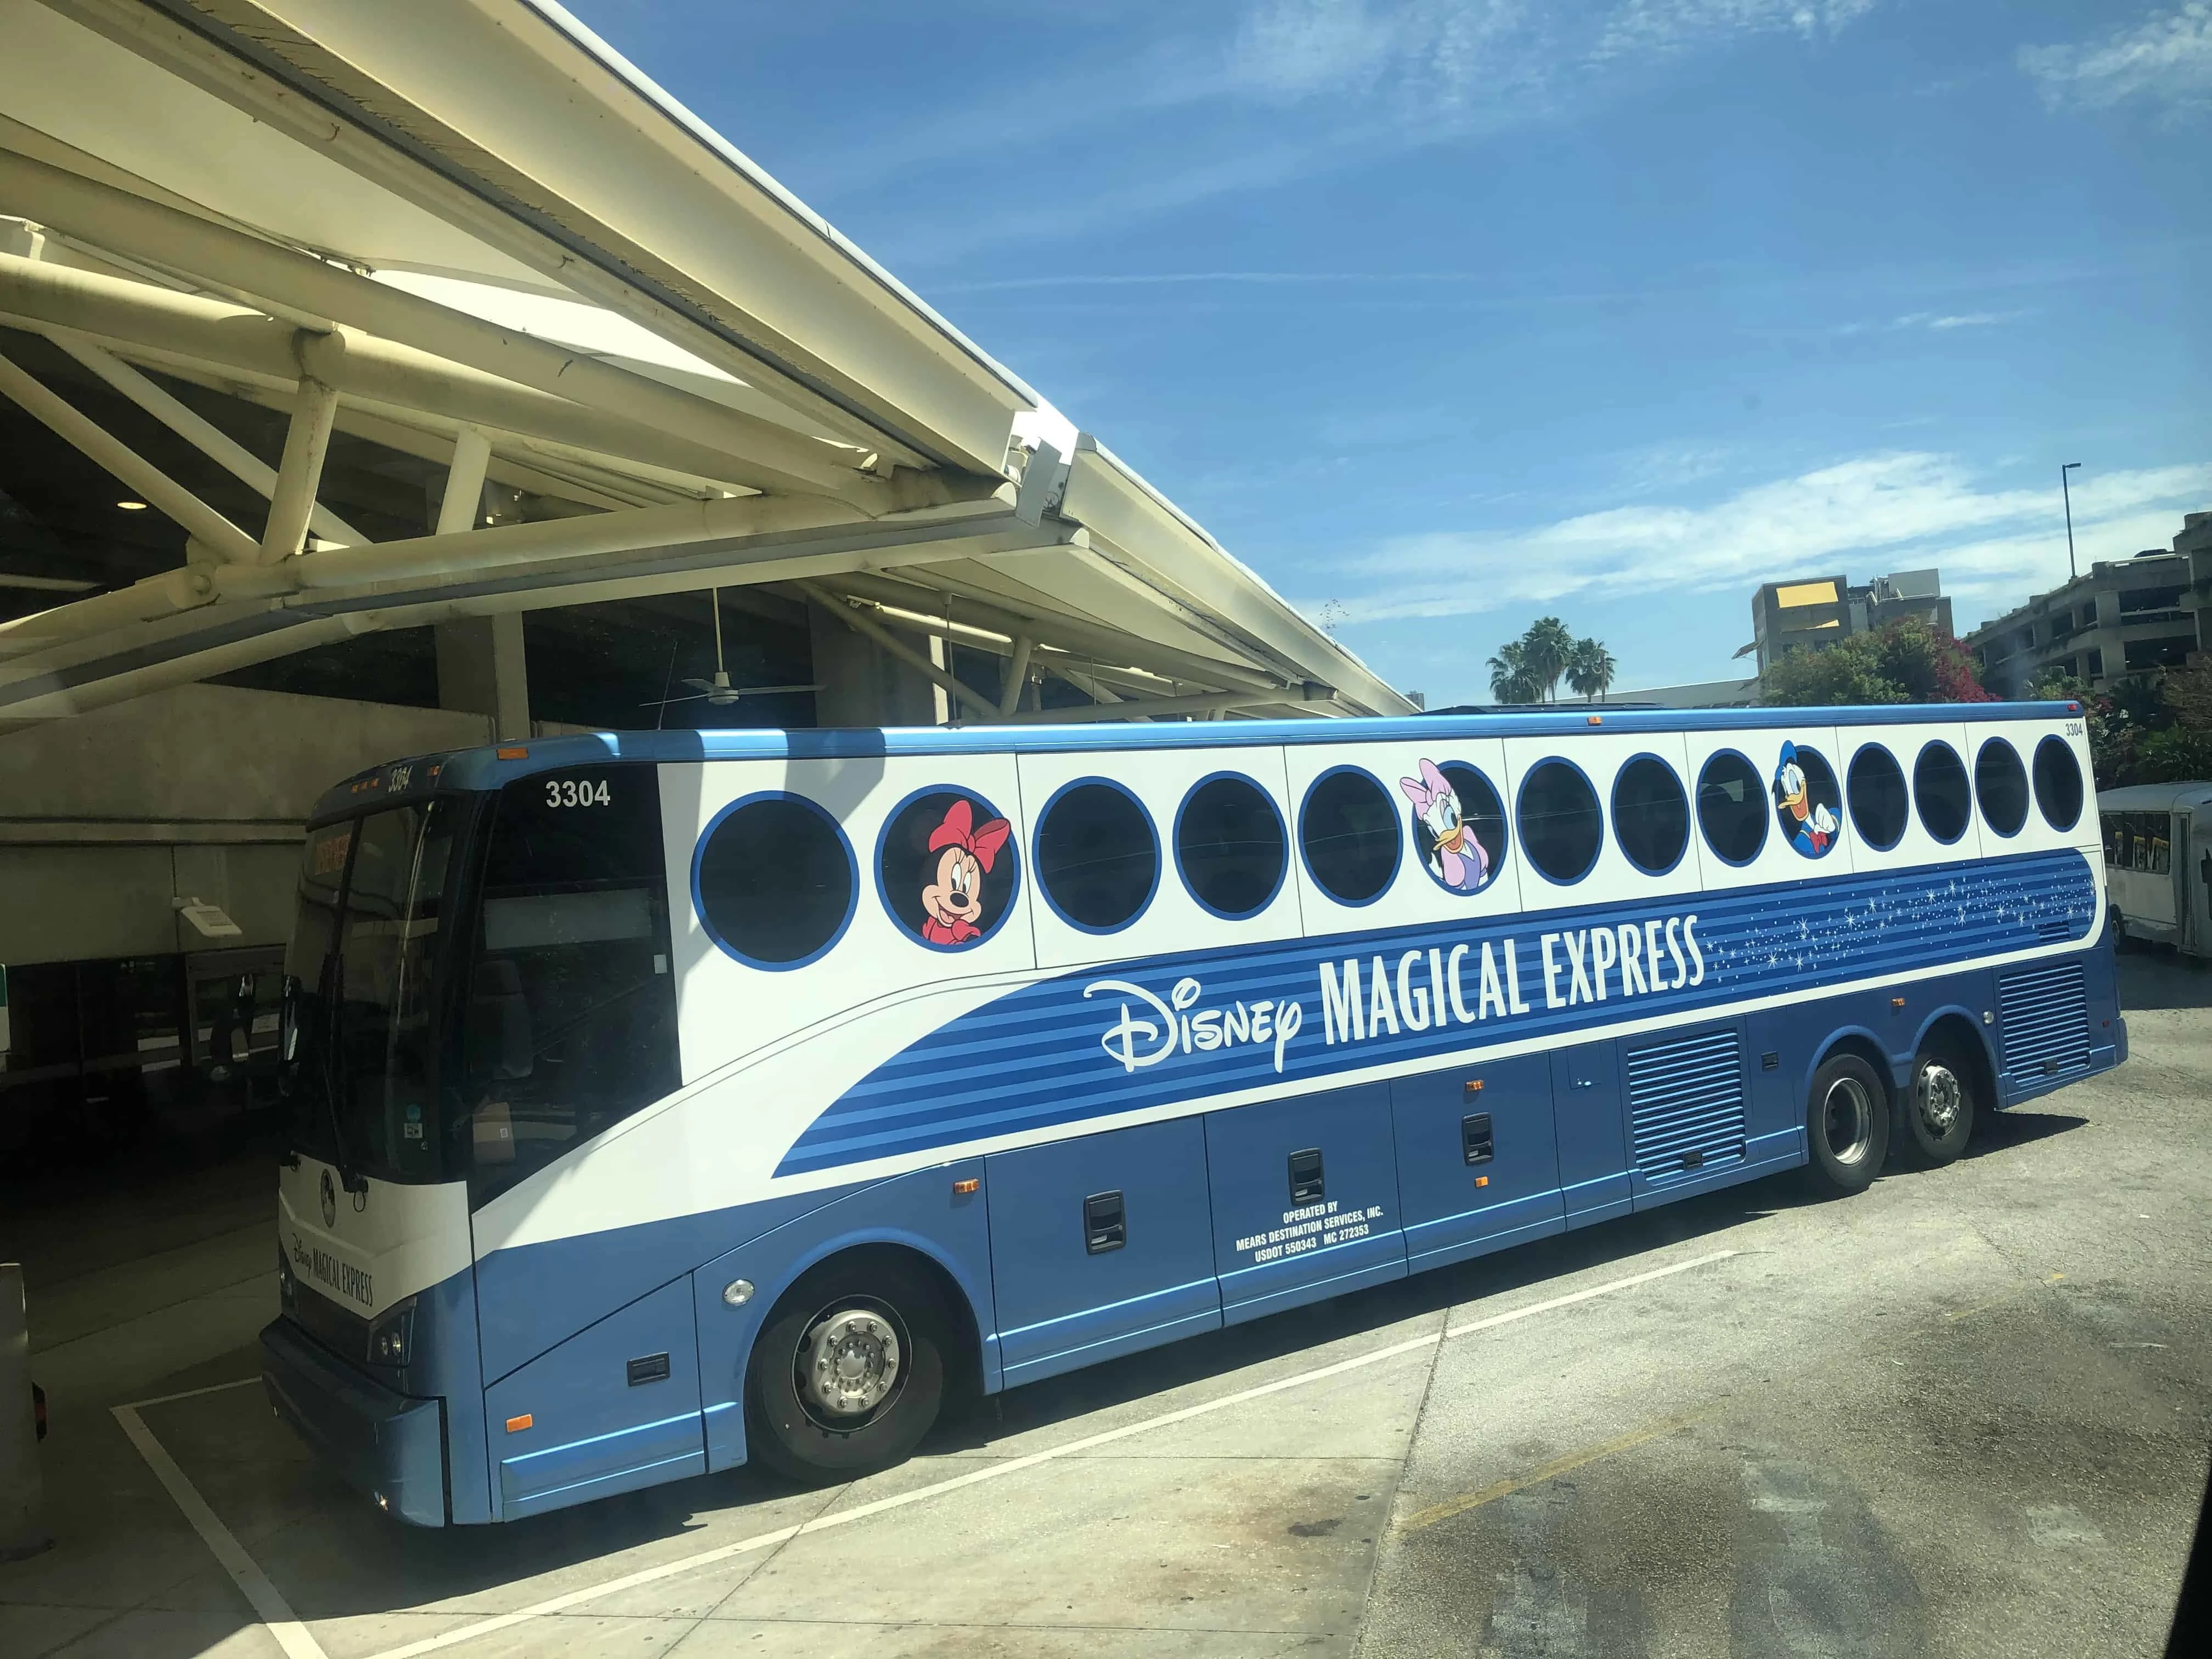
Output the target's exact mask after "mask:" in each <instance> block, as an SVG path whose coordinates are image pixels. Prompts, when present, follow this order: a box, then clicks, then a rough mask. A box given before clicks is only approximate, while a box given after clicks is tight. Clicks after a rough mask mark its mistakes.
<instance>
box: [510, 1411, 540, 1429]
mask: <svg viewBox="0 0 2212 1659" xmlns="http://www.w3.org/2000/svg"><path fill="white" fill-rule="evenodd" d="M537 1420H538V1419H536V1418H535V1417H532V1415H531V1414H530V1413H528V1412H525V1413H523V1414H522V1415H521V1416H520V1417H510V1418H508V1419H507V1432H508V1433H509V1434H520V1433H521V1432H522V1431H524V1430H525V1429H526V1428H528V1427H529V1426H530V1425H532V1423H535V1422H536V1421H537Z"/></svg>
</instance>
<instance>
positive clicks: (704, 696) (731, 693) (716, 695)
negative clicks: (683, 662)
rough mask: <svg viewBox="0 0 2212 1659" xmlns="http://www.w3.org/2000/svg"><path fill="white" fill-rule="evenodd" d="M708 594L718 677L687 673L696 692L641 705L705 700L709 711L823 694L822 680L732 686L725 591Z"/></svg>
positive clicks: (710, 590) (687, 680)
mask: <svg viewBox="0 0 2212 1659" xmlns="http://www.w3.org/2000/svg"><path fill="white" fill-rule="evenodd" d="M707 592H708V599H709V601H710V602H711V603H712V605H713V606H714V678H713V679H711V680H702V679H701V678H699V677H698V676H697V675H696V674H687V675H685V676H684V682H683V683H684V684H685V685H690V686H696V687H697V688H698V689H697V690H695V691H692V692H690V693H689V694H688V695H686V696H681V697H657V698H655V699H653V701H652V702H646V703H641V704H640V705H639V706H640V707H641V708H666V707H667V706H668V705H669V704H671V703H677V702H701V701H702V700H703V701H704V702H706V703H707V705H708V707H709V708H728V707H729V706H730V705H731V704H732V703H733V702H737V701H738V699H739V698H741V697H768V696H776V695H777V694H779V693H781V692H786V691H819V690H822V689H823V687H822V685H821V684H820V683H819V682H818V681H817V682H816V683H815V684H811V685H732V684H730V675H729V671H728V670H727V669H726V668H725V667H723V665H722V590H721V589H720V588H719V587H710V588H708V590H707Z"/></svg>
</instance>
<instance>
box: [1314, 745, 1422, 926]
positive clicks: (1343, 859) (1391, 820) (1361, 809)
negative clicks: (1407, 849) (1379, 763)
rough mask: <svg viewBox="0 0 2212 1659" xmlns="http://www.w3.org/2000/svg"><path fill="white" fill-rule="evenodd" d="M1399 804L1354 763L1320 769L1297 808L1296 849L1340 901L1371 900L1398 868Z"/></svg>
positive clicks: (1322, 885)
mask: <svg viewBox="0 0 2212 1659" xmlns="http://www.w3.org/2000/svg"><path fill="white" fill-rule="evenodd" d="M1401 844H1402V837H1401V834H1400V831H1399V829H1398V809H1397V808H1396V807H1395V806H1393V805H1391V804H1390V797H1389V795H1388V794H1386V793H1383V786H1382V785H1381V784H1379V783H1377V782H1376V781H1375V780H1374V778H1373V777H1372V776H1370V775H1369V774H1367V773H1365V772H1363V771H1361V770H1360V769H1358V767H1356V766H1340V767H1338V768H1336V769H1335V770H1334V771H1330V772H1324V773H1322V775H1321V776H1320V777H1318V778H1316V780H1315V781H1314V784H1313V787H1311V788H1310V789H1309V790H1307V791H1306V799H1305V805H1304V806H1302V807H1300V808H1299V809H1298V851H1299V852H1300V853H1302V854H1304V857H1305V861H1306V870H1307V872H1308V873H1309V874H1310V875H1311V876H1312V877H1313V878H1314V883H1315V884H1316V886H1318V887H1319V888H1320V889H1321V890H1322V891H1323V892H1324V893H1327V894H1328V896H1330V897H1331V898H1333V899H1334V900H1335V901H1336V902H1338V903H1340V904H1370V903H1372V902H1374V901H1375V900H1376V899H1377V898H1379V897H1380V896H1382V893H1383V889H1384V888H1386V887H1388V886H1389V884H1390V882H1391V878H1393V877H1395V876H1396V874H1397V873H1398V852H1399V848H1400V846H1401Z"/></svg>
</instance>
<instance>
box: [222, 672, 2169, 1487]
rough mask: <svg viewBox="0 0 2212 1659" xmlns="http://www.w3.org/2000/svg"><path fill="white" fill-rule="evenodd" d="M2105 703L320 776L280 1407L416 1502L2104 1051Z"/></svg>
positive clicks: (633, 1457) (862, 1405)
mask: <svg viewBox="0 0 2212 1659" xmlns="http://www.w3.org/2000/svg"><path fill="white" fill-rule="evenodd" d="M2086 767H2087V749H2086V746H2085V744H2084V739H2083V736H2082V726H2081V712H2080V710H2079V709H2078V708H2076V707H2075V706H2073V705H2069V704H2063V703H2057V704H2054V703H2041V704H2018V703H2015V704H2002V705H1988V706H1983V707H1943V708H1866V709H1849V710H1836V709H1823V710H1817V711H1815V710H1729V711H1717V712H1705V713H1689V714H1683V713H1631V712H1619V713H1616V712H1606V711H1600V712H1596V713H1586V712H1580V711H1578V712H1574V713H1566V712H1533V713H1529V714H1516V715H1510V716H1475V717H1452V716H1438V717H1430V718H1417V719H1407V720H1348V721H1322V720H1313V721H1285V722H1252V723H1237V724H1210V725H1209V724H1191V725H1155V726H1121V727H1115V728H1100V727H1089V728H1077V727H1067V726H1056V727H1050V728H1036V729H1021V728H1014V727H991V728H987V729H980V730H966V731H942V730H926V731H794V732H652V733H641V734H622V735H605V736H590V737H564V738H553V739H547V740H540V741H534V742H532V743H529V744H520V745H516V746H513V747H509V748H500V749H480V750H468V751H465V752H460V753H455V754H449V755H443V756H437V757H428V758H423V759H417V760H413V761H408V762H403V763H397V764H394V765H392V766H388V767H385V768H381V769H378V770H376V771H374V772H370V773H367V774H363V775H361V776H359V777H356V778H355V779H353V780H352V781H349V782H348V783H346V784H344V785H343V786H341V787H339V788H338V789H337V790H336V791H334V792H333V793H331V795H330V796H329V797H328V798H327V799H325V802H324V803H323V804H322V806H321V808H320V810H319V812H318V815H317V817H315V818H314V820H313V823H312V824H311V826H310V828H309V830H308V834H307V847H306V854H305V859H304V863H303V867H302V872H301V890H300V910H299V921H298V928H297V933H296V935H295V939H294V940H293V943H292V945H291V948H290V954H289V961H288V963H287V974H288V981H289V999H288V1004H287V1008H288V1013H287V1021H286V1025H285V1029H284V1036H283V1055H284V1061H283V1066H284V1078H285V1083H286V1087H287V1089H288V1091H289V1099H290V1102H291V1110H292V1114H293V1118H292V1125H293V1128H292V1139H291V1140H290V1143H289V1148H290V1150H289V1152H288V1153H287V1155H286V1158H285V1161H284V1169H283V1173H282V1176H281V1181H280V1200H279V1238H280V1248H279V1251H278V1261H279V1271H280V1280H281V1291H282V1295H283V1316H282V1317H280V1318H279V1319H278V1320H277V1321H276V1322H275V1323H274V1324H272V1325H271V1326H270V1328H268V1330H267V1331H266V1333H264V1338H263V1356H264V1379H265V1382H266V1383H267V1386H268V1389H269V1390H270V1395H271V1396H272V1398H273V1400H274V1401H275V1403H276V1406H277V1407H278V1410H279V1412H280V1413H282V1414H283V1416H284V1417H285V1418H286V1419H289V1421H290V1422H291V1423H293V1424H294V1425H295V1426H296V1427H297V1428H298V1429H299V1430H300V1431H301V1433H302V1434H303V1435H304V1436H305V1437H306V1438H307V1440H308V1441H309V1442H311V1443H312V1444H313V1446H314V1447H315V1448H316V1449H317V1450H318V1452H319V1454H320V1455H322V1456H323V1457H325V1459H326V1460H327V1461H328V1462H331V1464H332V1465H334V1466H335V1467H336V1468H337V1469H338V1470H339V1471H341V1472H342V1473H343V1474H344V1475H345V1476H346V1477H347V1478H348V1479H349V1480H351V1481H352V1482H353V1483H354V1484H356V1485H357V1486H360V1487H361V1488H362V1489H363V1490H364V1491H366V1492H368V1493H370V1494H371V1495H372V1496H373V1497H374V1498H375V1500H376V1502H377V1503H378V1504H380V1505H381V1506H382V1507H383V1508H385V1509H386V1510H388V1511H390V1512H391V1513H392V1514H395V1515H398V1516H402V1517H404V1519H406V1520H408V1521H410V1522H419V1523H422V1524H428V1525H439V1524H446V1523H459V1522H490V1521H501V1520H510V1519H513V1518H516V1517H518V1516H528V1515H533V1514H537V1513H539V1512H541V1511H544V1510H551V1509H556V1508H559V1507H562V1506H563V1505H567V1504H575V1503H579V1502H582V1501H584V1500H586V1499H589V1498H597V1497H600V1496H603V1495H606V1494H610V1493H614V1492H625V1491H629V1490H632V1489H634V1488H636V1487H640V1486H648V1485H651V1484H653V1483H656V1482H659V1481H664V1480H677V1479H680V1478H682V1477H684V1476H687V1475H693V1474H702V1473H703V1472H706V1471H709V1470H717V1469H726V1468H731V1467H732V1466H734V1465H737V1464H740V1463H744V1462H749V1461H750V1460H754V1459H759V1460H762V1461H763V1462H767V1463H768V1464H769V1465H770V1466H772V1467H775V1468H780V1469H781V1470H784V1471H786V1472H790V1473H795V1474H799V1475H802V1476H805V1475H809V1474H812V1475H817V1476H818V1475H820V1474H824V1473H845V1472H854V1471H859V1470H862V1469H867V1468H879V1467H881V1466H883V1465H884V1464H886V1463H889V1462H894V1461H896V1460H897V1459H899V1458H901V1457H903V1456H905V1455H907V1454H908V1452H910V1451H911V1450H912V1449H913V1448H914V1447H915V1444H916V1443H917V1442H918V1441H919V1439H920V1438H921V1436H922V1434H923V1433H924V1432H925V1431H927V1429H928V1428H929V1426H930V1425H931V1424H932V1422H933V1420H934V1419H935V1418H936V1417H937V1415H938V1413H939V1407H940V1405H941V1403H942V1402H943V1401H945V1398H946V1397H947V1396H948V1395H951V1394H952V1393H954V1392H955V1391H957V1390H959V1389H980V1390H982V1391H984V1392H991V1391H995V1390H998V1389H1006V1388H1009V1387H1012V1386H1014V1385H1016V1384H1018V1383H1026V1382H1030V1381H1032V1380H1034V1379H1036V1378H1040V1377H1046V1376H1052V1375H1054V1374H1055V1373H1057V1372H1062V1371H1066V1370H1073V1369H1074V1368H1076V1367H1079V1366H1082V1365H1087V1364H1091V1363H1093V1362H1094V1361H1097V1360H1101V1359H1105V1358H1109V1357H1111V1356H1114V1355H1117V1354H1124V1353H1128V1352H1133V1351H1135V1350H1138V1349H1142V1348H1146V1347H1149V1346H1153V1345H1155V1344H1158V1343H1163V1342H1167V1341H1170V1340H1174V1339H1176V1338H1177V1337H1181V1336H1184V1335H1187V1334H1192V1333H1194V1332H1199V1331H1206V1330H1212V1329H1216V1328H1219V1327H1221V1326H1224V1325H1228V1324H1234V1323H1237V1322H1239V1321H1243V1320H1249V1319H1253V1318H1256V1317H1258V1316H1261V1315H1265V1314H1268V1313H1272V1312H1274V1311H1276V1310H1280V1309H1285V1308H1290V1307H1294V1306H1296V1305H1297V1304H1301V1303H1306V1302H1311V1301H1314V1300H1316V1299H1317V1298H1321V1297H1333V1296H1336V1295H1340V1294H1342V1293H1344V1292H1347V1291H1355V1290H1357V1289H1359V1288H1360V1287H1363V1286H1365V1285H1376V1284H1380V1283H1382V1282H1383V1281H1385V1280H1389V1279H1398V1278H1401V1277H1403V1276H1404V1275H1406V1274H1407V1273H1415V1272H1418V1271H1419V1270H1421V1269H1423V1268H1426V1267H1437V1266H1440V1265H1442V1264H1443V1263H1447V1262H1452V1261H1462V1260H1465V1259H1467V1258H1468V1257H1471V1256H1474V1255H1480V1254H1482V1253H1484V1252H1486V1251H1491V1250H1496V1249H1503V1248H1505V1247H1507V1246H1510V1245H1512V1244H1515V1243H1520V1242H1522V1241H1523V1240H1527V1239H1534V1238H1541V1237H1546V1236H1547V1235H1550V1234H1554V1233H1558V1232H1560V1231H1564V1230H1565V1229H1568V1228H1573V1227H1581V1226H1585V1225H1590V1224H1592V1223H1596V1222H1601V1221H1604V1220H1606V1219H1607V1218H1613V1217H1617V1216H1623V1215H1626V1214H1629V1213H1631V1212H1635V1211H1638V1210H1642V1209H1646V1208H1649V1207H1650V1206H1655V1205H1659V1204H1664V1203H1667V1202H1669V1201H1670V1200H1675V1199H1679V1198H1682V1197H1686V1196H1687V1195H1689V1194H1694V1193H1701V1192H1706V1191H1709V1190H1711V1189H1712V1188H1717V1187H1723V1186H1727V1185H1729V1184H1732V1183H1735V1182H1743V1181H1749V1180H1752V1179H1754V1178H1756V1177H1759V1176H1765V1175H1769V1174H1771V1173H1772V1172H1775V1171H1779V1170H1788V1169H1790V1168H1793V1167H1796V1166H1803V1167H1804V1168H1806V1169H1807V1170H1808V1171H1809V1173H1810V1176H1811V1178H1812V1179H1813V1180H1814V1182H1816V1183H1817V1184H1818V1185H1819V1186H1820V1187H1821V1188H1824V1189H1826V1190H1827V1191H1829V1192H1832V1193H1837V1194H1848V1193H1852V1192H1856V1191H1857V1190H1859V1189H1860V1188H1863V1187H1865V1186H1866V1185H1867V1184H1868V1182H1870V1181H1871V1180H1872V1179H1873V1178H1874V1176H1875V1171H1876V1170H1877V1169H1879V1168H1880V1167H1881V1165H1882V1164H1883V1163H1884V1161H1885V1159H1886V1158H1887V1156H1888V1155H1889V1153H1890V1152H1891V1151H1892V1148H1893V1142H1894V1143H1895V1150H1896V1151H1897V1152H1899V1153H1900V1154H1903V1155H1905V1156H1907V1157H1909V1158H1911V1159H1913V1160H1915V1161H1917V1162H1920V1163H1923V1164H1941V1163H1943V1162H1946V1161H1948V1160H1949V1159H1951V1158H1956V1157H1957V1156H1958V1155H1959V1154H1960V1152H1961V1150H1962V1149H1963V1148H1964V1146H1966V1139H1967V1136H1968V1134H1969V1133H1970V1132H1971V1131H1972V1127H1973V1124H1974V1122H1975V1120H1976V1118H1977V1117H1978V1115H1984V1114H1987V1113H1989V1112H1991V1111H1994V1110H1999V1109H2003V1108H2006V1107H2009V1106H2014V1105H2017V1104H2019V1103H2021V1102H2022V1101H2025V1100H2028V1099H2031V1098H2033V1097H2036V1096H2039V1095H2041V1094H2044V1093H2046V1092H2048V1091H2051V1090H2052V1089H2056V1088H2058V1087H2060V1086H2062V1085H2064V1084H2067V1083H2069V1082H2071V1081H2073V1080H2075V1079H2079V1078H2081V1077H2084V1076H2086V1075H2087V1074H2089V1073H2093V1072H2097V1071H2101V1070H2104V1069H2106V1068H2109V1067H2111V1066H2115V1065H2117V1064H2118V1063H2119V1062H2120V1061H2121V1060H2123V1059H2124V1057H2125V1055H2126V1052H2127V1042H2126V1031H2125V1027H2124V1024H2122V1022H2121V1019H2120V1015H2119V1011H2118V1006H2117V1002H2116V998H2115V991H2114V976H2113V969H2112V951H2111V942H2110V939H2109V938H2108V937H2107V935H2106V927H2105V916H2106V896H2105V892H2104V886H2105V878H2104V866H2103V860H2102V856H2101V853H2100V830H2099V823H2098V817H2097V814H2096V813H2095V811H2093V810H2085V809H2086V807H2087V803H2086V802H2085V799H2084V796H2085V787H2084V778H2085V775H2086Z"/></svg>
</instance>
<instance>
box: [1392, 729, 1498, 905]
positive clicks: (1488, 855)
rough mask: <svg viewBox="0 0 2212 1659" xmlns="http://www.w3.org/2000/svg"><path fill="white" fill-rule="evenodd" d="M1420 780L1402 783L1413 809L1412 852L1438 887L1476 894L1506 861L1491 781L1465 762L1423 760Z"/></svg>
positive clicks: (1489, 882) (1494, 792) (1495, 875)
mask: <svg viewBox="0 0 2212 1659" xmlns="http://www.w3.org/2000/svg"><path fill="white" fill-rule="evenodd" d="M1419 772H1420V775H1419V777H1415V778H1400V779H1399V780H1398V790H1399V793H1401V794H1402V795H1404V796H1405V798H1406V799H1407V801H1408V802H1410V803H1411V804H1412V809H1413V810H1412V823H1411V826H1410V827H1411V829H1412V831H1413V851H1414V853H1415V854H1416V855H1417V856H1418V857H1419V859H1420V860H1421V867H1422V868H1423V869H1425V870H1426V871H1427V872H1429V878H1430V879H1431V880H1432V881H1434V882H1436V883H1437V885H1439V886H1441V887H1443V888H1446V889H1448V890H1450V891H1452V892H1455V893H1479V892H1480V891H1481V890H1483V889H1484V888H1486V887H1487V886H1489V885H1490V884H1491V883H1492V881H1493V880H1495V879H1496V878H1497V876H1498V868H1499V866H1502V865H1503V864H1504V862H1505V803H1504V801H1503V800H1501V799H1498V791H1496V790H1495V789H1493V788H1492V787H1490V780H1489V779H1488V778H1486V777H1484V776H1483V775H1482V774H1481V773H1480V772H1478V771H1476V770H1475V769H1474V768H1473V767H1472V766H1469V765H1468V763H1466V762H1464V761H1445V762H1443V763H1442V764H1441V765H1439V764H1438V763H1437V762H1435V761H1432V760H1430V759H1428V758H1426V757H1423V759H1422V760H1421V762H1420V765H1419Z"/></svg>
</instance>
